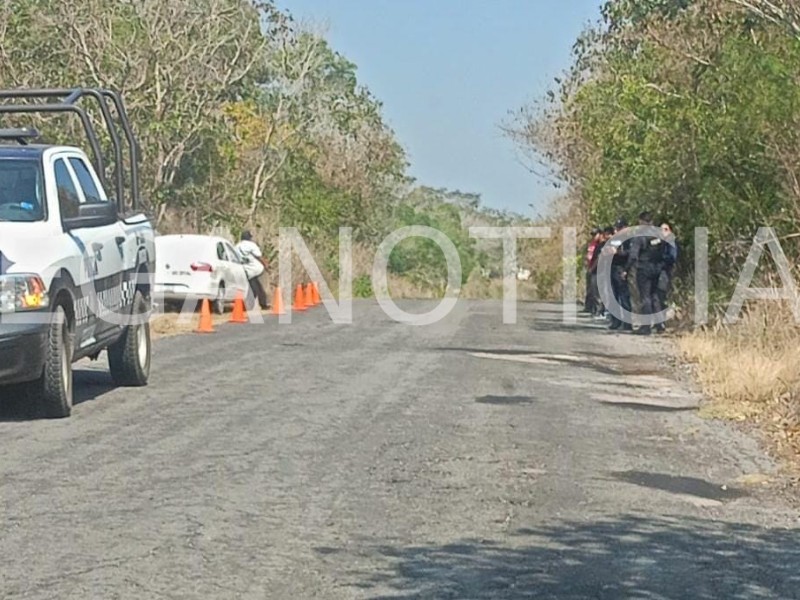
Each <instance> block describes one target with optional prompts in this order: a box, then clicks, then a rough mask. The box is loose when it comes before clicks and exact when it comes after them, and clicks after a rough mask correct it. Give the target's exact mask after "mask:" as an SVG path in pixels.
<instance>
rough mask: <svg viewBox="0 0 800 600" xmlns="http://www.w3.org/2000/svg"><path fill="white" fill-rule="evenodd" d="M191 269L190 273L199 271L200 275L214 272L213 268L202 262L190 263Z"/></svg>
mask: <svg viewBox="0 0 800 600" xmlns="http://www.w3.org/2000/svg"><path fill="white" fill-rule="evenodd" d="M191 269H192V271H200V272H201V273H211V272H213V271H214V267H212V266H211V265H210V264H208V263H204V262H196V263H192V267H191Z"/></svg>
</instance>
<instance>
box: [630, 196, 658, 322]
mask: <svg viewBox="0 0 800 600" xmlns="http://www.w3.org/2000/svg"><path fill="white" fill-rule="evenodd" d="M639 225H640V226H642V227H652V226H653V217H652V216H651V214H650V213H649V212H647V211H645V212H643V213H641V214H640V215H639ZM663 243H664V241H663V239H662V238H661V237H660V236H652V235H646V236H637V237H635V238H633V240H632V241H631V246H630V251H629V253H628V263H627V267H628V269H629V272H632V273H635V277H636V281H635V283H636V288H637V290H638V292H639V301H640V303H641V312H642V325H641V327H639V328H638V329H637V330H636V332H635V333H637V334H640V335H650V333H651V332H652V327H653V325H654V323H653V317H652V315H654V314H656V313H658V312H660V311H661V303H660V301H659V298H658V278H659V277H660V276H661V271H662V270H663V268H664V246H663Z"/></svg>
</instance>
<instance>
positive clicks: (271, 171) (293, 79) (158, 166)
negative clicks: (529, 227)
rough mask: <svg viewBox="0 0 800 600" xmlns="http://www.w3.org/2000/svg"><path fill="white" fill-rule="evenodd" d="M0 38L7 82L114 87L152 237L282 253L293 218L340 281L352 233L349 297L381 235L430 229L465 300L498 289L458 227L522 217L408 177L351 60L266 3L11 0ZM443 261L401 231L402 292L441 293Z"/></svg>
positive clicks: (55, 131)
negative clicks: (210, 237)
mask: <svg viewBox="0 0 800 600" xmlns="http://www.w3.org/2000/svg"><path fill="white" fill-rule="evenodd" d="M0 39H2V41H3V42H2V44H1V45H0V86H1V87H3V88H14V87H38V88H41V87H69V86H73V85H75V84H76V82H79V83H81V84H83V85H91V86H96V87H110V88H113V89H116V90H118V91H120V92H121V93H122V94H123V96H124V97H125V101H126V105H127V107H128V112H129V116H130V118H131V121H132V122H133V123H134V125H135V128H136V133H137V137H138V139H139V142H140V145H141V180H142V182H141V185H142V196H143V199H144V201H145V202H146V206H147V208H148V209H149V211H150V212H151V213H152V215H153V217H154V221H155V224H156V227H157V229H158V231H159V232H160V233H176V232H197V233H210V232H227V233H228V234H229V235H230V236H232V237H236V236H238V234H239V233H240V232H241V231H242V230H243V229H249V230H251V231H253V232H254V235H255V237H256V241H258V242H259V243H260V244H261V245H262V247H264V248H265V250H266V251H267V253H268V255H269V258H271V259H272V260H273V262H275V261H276V259H277V239H278V229H279V227H296V228H298V229H299V231H300V233H301V234H302V235H303V236H304V238H305V239H306V241H307V243H308V244H309V247H310V249H311V250H312V252H313V253H314V254H315V256H316V257H317V262H318V264H319V265H320V267H321V268H322V269H323V272H324V274H325V275H326V277H327V278H328V279H329V280H335V278H336V275H337V262H336V261H337V259H338V233H339V228H340V227H351V228H352V229H353V236H354V243H355V245H356V248H355V250H356V254H357V255H358V260H357V261H356V265H355V268H356V273H354V276H355V280H356V283H357V286H356V289H355V290H354V293H355V294H356V295H360V296H369V295H370V294H371V286H370V285H369V281H368V276H369V274H370V273H371V268H372V258H373V256H374V250H375V248H376V247H377V245H378V244H379V243H380V242H381V241H382V240H383V239H384V237H385V236H386V234H387V233H388V232H390V231H392V230H394V229H396V228H397V227H400V226H404V225H408V224H429V225H430V226H432V227H436V228H439V229H441V230H443V231H445V232H446V233H447V234H448V235H449V236H450V237H451V239H452V240H453V242H454V243H455V244H456V246H457V248H458V250H459V254H460V255H461V257H462V261H463V264H464V267H465V272H464V278H465V279H464V282H465V283H466V282H468V281H469V282H470V286H468V289H470V290H472V293H474V294H476V295H485V294H487V293H490V292H488V291H487V290H490V289H493V288H497V287H498V284H497V282H496V281H494V282H493V281H492V277H490V276H488V273H490V272H498V268H497V265H496V264H492V263H491V260H492V259H493V257H494V258H497V256H499V255H498V254H492V253H491V252H482V251H481V248H482V246H481V245H480V244H476V243H474V241H473V240H470V239H469V236H468V233H467V230H466V227H468V225H469V223H471V222H475V221H480V222H483V223H486V224H499V223H501V222H508V221H509V220H518V219H520V217H516V216H513V215H506V214H503V213H500V212H498V211H494V210H491V209H488V208H484V207H482V206H481V205H480V198H479V197H477V196H475V195H473V194H461V193H459V192H451V191H448V190H432V189H429V188H424V187H421V186H419V185H418V184H417V183H416V182H415V181H413V180H412V179H411V178H410V177H409V176H408V174H407V166H408V165H407V157H406V154H405V152H404V149H403V147H402V145H401V143H400V141H399V140H398V139H397V137H396V135H395V133H394V132H393V131H392V130H391V128H390V127H389V126H388V124H387V123H386V121H385V119H384V117H383V114H382V105H381V102H380V100H379V99H377V98H376V97H375V96H374V95H373V94H372V93H371V92H370V91H369V89H367V87H365V86H364V85H363V84H362V83H361V82H360V81H359V79H358V74H357V66H356V65H355V64H354V63H353V62H352V61H350V60H348V59H347V57H345V56H343V55H342V54H341V53H339V52H337V51H336V50H335V49H334V48H332V47H331V46H330V45H329V43H328V42H327V40H326V39H325V36H324V32H322V31H318V30H317V29H315V28H314V27H313V26H310V25H306V24H302V23H298V22H297V21H296V20H294V19H293V18H292V15H291V14H289V13H288V12H286V11H283V10H280V9H279V8H278V7H276V5H275V4H274V3H273V2H272V1H271V0H252V1H251V0H135V1H132V2H118V1H117V0H65V1H58V2H56V1H54V0H15V1H14V2H2V3H0ZM94 116H95V117H96V116H97V115H94ZM24 124H25V125H30V124H31V123H29V122H28V123H24ZM34 125H36V126H37V127H39V128H40V130H41V131H42V133H43V134H44V136H45V138H46V139H47V140H48V141H67V140H68V141H70V142H73V143H74V140H75V139H83V135H78V133H77V131H76V132H75V135H71V134H70V133H69V132H70V127H75V126H77V123H73V122H69V123H65V122H64V121H63V120H61V119H52V118H51V119H49V120H39V121H37V122H35V123H34ZM98 131H102V128H101V127H99V123H98ZM113 166H114V165H113V164H112V165H109V169H108V171H109V172H108V173H107V175H108V176H109V177H110V175H111V173H110V171H111V168H113ZM443 266H444V256H443V254H442V253H441V252H440V251H438V249H437V248H432V247H430V245H429V244H426V243H425V242H424V241H420V240H408V241H406V242H403V243H402V244H401V245H400V246H399V247H398V251H397V253H396V255H395V256H393V257H392V263H391V265H390V267H391V269H392V271H393V272H392V281H393V282H394V283H395V285H396V287H397V288H398V289H399V290H401V291H402V292H403V294H405V295H423V296H437V295H440V294H441V292H442V291H443V288H444V282H445V278H444V275H443V273H445V271H444V270H443ZM298 267H299V265H298ZM296 272H297V273H298V274H299V273H302V271H301V270H300V269H299V268H298V269H297V270H296ZM482 274H483V275H482ZM272 276H273V278H274V277H275V273H273V274H272ZM331 282H332V283H334V286H333V287H336V286H335V282H334V281H331ZM272 283H273V284H274V283H276V281H274V280H273V281H272Z"/></svg>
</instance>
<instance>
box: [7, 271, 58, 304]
mask: <svg viewBox="0 0 800 600" xmlns="http://www.w3.org/2000/svg"><path fill="white" fill-rule="evenodd" d="M49 305H50V298H49V297H48V295H47V289H45V285H44V282H43V281H42V278H41V277H39V276H38V275H28V274H19V275H17V274H14V275H0V313H13V312H22V311H26V310H38V309H40V308H47V307H48V306H49Z"/></svg>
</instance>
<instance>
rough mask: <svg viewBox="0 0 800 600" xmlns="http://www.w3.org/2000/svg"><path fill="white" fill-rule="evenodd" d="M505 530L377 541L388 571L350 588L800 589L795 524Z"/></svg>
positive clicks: (709, 595)
mask: <svg viewBox="0 0 800 600" xmlns="http://www.w3.org/2000/svg"><path fill="white" fill-rule="evenodd" d="M512 536H513V537H514V539H513V540H512V544H513V547H512V546H505V545H501V544H498V543H497V542H485V541H480V540H465V541H461V542H459V543H455V544H450V545H443V546H427V545H416V546H409V547H404V548H395V547H389V546H382V547H377V548H374V550H373V551H374V552H375V553H376V554H377V555H378V557H379V558H380V559H381V561H382V562H385V564H386V565H387V566H386V568H385V569H383V570H378V571H370V572H366V571H365V572H354V573H352V574H353V575H355V576H357V577H358V578H359V582H360V583H358V584H356V587H358V588H361V590H362V593H363V592H366V597H369V598H373V599H375V600H377V599H381V598H382V599H389V598H393V599H410V598H420V597H422V598H474V599H477V600H484V599H485V600H488V599H495V598H499V599H503V598H505V599H518V598H519V599H522V598H563V599H578V598H601V599H617V598H651V599H656V598H658V599H660V600H684V599H686V598H693V599H696V600H712V599H717V598H727V599H733V600H746V599H747V600H749V599H756V598H797V597H798V596H799V595H800V569H798V565H800V531H799V530H794V531H788V530H771V529H764V528H759V527H754V526H751V525H745V524H736V523H720V522H714V521H708V520H702V519H695V518H643V517H639V516H635V515H629V516H623V517H620V518H616V519H611V520H601V521H591V522H584V521H573V522H563V523H560V524H556V525H552V526H547V527H540V528H535V529H520V530H517V531H516V532H515V533H512ZM326 553H328V554H330V553H331V550H330V549H326ZM370 593H372V595H370Z"/></svg>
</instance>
